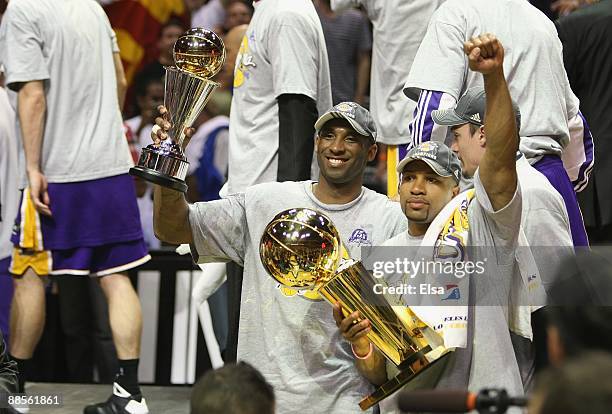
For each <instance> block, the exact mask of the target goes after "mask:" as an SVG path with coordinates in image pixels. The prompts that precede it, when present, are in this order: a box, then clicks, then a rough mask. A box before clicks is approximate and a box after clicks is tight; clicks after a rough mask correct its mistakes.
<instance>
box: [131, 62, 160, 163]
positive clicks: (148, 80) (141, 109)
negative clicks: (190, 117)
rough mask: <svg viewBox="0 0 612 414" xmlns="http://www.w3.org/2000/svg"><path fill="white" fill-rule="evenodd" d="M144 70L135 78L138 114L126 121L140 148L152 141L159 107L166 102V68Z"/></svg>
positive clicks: (138, 148)
mask: <svg viewBox="0 0 612 414" xmlns="http://www.w3.org/2000/svg"><path fill="white" fill-rule="evenodd" d="M153 69H155V68H154V67H151V70H148V71H143V72H140V73H139V74H138V76H137V77H136V79H135V80H134V92H135V94H136V104H137V108H138V115H137V116H135V117H133V118H130V119H128V120H126V121H125V125H126V126H127V128H128V130H129V133H130V134H131V135H133V143H134V146H135V148H136V149H137V150H138V156H140V150H141V149H142V147H143V146H147V145H148V144H149V143H150V142H151V135H150V134H151V128H152V127H153V124H154V123H155V117H156V116H157V115H156V114H157V107H158V106H159V105H161V104H163V103H164V76H165V73H166V72H165V70H164V69H163V68H161V67H159V66H158V67H157V68H156V69H157V70H156V71H154V70H153Z"/></svg>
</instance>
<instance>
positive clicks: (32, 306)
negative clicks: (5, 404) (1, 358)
mask: <svg viewBox="0 0 612 414" xmlns="http://www.w3.org/2000/svg"><path fill="white" fill-rule="evenodd" d="M14 286H15V292H14V294H13V302H12V305H11V319H10V345H9V352H10V354H11V357H12V358H13V360H15V361H16V362H17V364H18V366H19V391H20V392H23V385H24V383H25V380H26V379H27V374H28V364H29V360H30V359H31V358H32V354H34V350H35V348H36V345H37V344H38V341H39V340H40V337H41V335H42V332H43V327H44V324H45V286H44V282H43V280H42V278H41V277H39V276H38V275H37V274H36V273H35V272H34V271H33V270H32V269H31V268H29V269H28V270H27V271H26V272H25V273H24V274H23V275H22V276H19V277H15V279H14Z"/></svg>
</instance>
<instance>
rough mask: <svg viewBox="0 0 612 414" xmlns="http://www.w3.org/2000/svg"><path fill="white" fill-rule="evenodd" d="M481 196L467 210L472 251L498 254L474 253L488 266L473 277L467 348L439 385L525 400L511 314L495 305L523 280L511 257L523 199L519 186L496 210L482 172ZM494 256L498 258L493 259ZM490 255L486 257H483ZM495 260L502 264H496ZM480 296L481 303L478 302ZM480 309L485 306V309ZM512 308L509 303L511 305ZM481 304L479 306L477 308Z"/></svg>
mask: <svg viewBox="0 0 612 414" xmlns="http://www.w3.org/2000/svg"><path fill="white" fill-rule="evenodd" d="M474 187H475V190H476V196H475V198H474V199H473V200H472V202H471V203H470V205H469V207H468V221H469V226H470V230H469V238H468V244H469V245H470V246H491V247H493V246H494V247H495V250H493V249H492V248H491V249H486V250H480V249H474V250H473V252H474V253H475V254H476V257H470V260H471V261H474V262H479V261H480V262H486V263H487V269H494V271H488V272H486V273H485V274H484V275H473V276H471V277H470V283H469V290H470V303H469V305H470V308H469V311H468V315H469V316H468V318H469V319H470V321H469V322H468V332H467V334H468V346H467V348H457V350H456V351H454V353H453V355H452V359H451V360H450V361H449V363H448V364H447V365H446V367H445V371H444V373H443V374H442V375H441V377H440V380H439V381H438V385H437V386H438V387H440V388H455V389H457V388H459V389H461V388H465V387H467V388H468V389H469V390H470V391H472V392H478V391H480V390H481V389H483V388H492V387H493V388H496V387H499V388H505V389H506V390H507V391H508V392H509V393H510V395H521V394H522V393H523V384H522V380H521V374H520V370H519V366H518V362H517V359H516V357H515V353H514V349H513V345H512V341H511V336H510V331H509V329H508V319H507V312H506V310H505V309H504V307H503V306H490V304H491V303H499V301H504V298H509V291H510V281H511V280H512V279H513V278H520V277H521V276H520V273H519V272H518V267H517V266H516V263H515V258H514V255H513V254H504V253H503V252H511V251H512V250H513V249H515V248H516V246H517V238H518V233H519V226H518V225H517V223H519V222H520V219H521V208H522V195H521V185H520V184H519V185H518V186H517V189H516V193H515V194H514V197H513V199H512V200H511V201H510V202H509V203H508V204H507V205H506V206H505V207H503V208H502V209H499V210H497V211H495V210H494V209H493V206H492V205H491V202H490V200H489V197H488V195H487V193H486V191H485V189H484V187H483V185H482V183H481V181H480V177H479V174H478V172H476V175H475V178H474ZM421 242H422V238H419V237H411V236H409V235H408V234H407V232H406V233H403V234H400V235H398V236H396V237H394V238H393V239H391V240H388V241H387V242H385V244H384V245H385V246H413V247H417V246H420V245H421ZM493 252H497V253H499V254H498V255H497V257H491V256H492V253H493ZM483 253H489V254H485V257H478V255H481V254H483ZM495 259H496V262H497V263H494V261H495ZM476 297H478V299H476ZM476 300H477V301H478V302H479V303H480V304H484V303H486V304H487V305H486V306H482V305H479V304H478V303H474V302H475V301H476ZM506 303H507V302H506ZM474 305H476V306H474Z"/></svg>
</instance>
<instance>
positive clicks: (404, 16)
mask: <svg viewBox="0 0 612 414" xmlns="http://www.w3.org/2000/svg"><path fill="white" fill-rule="evenodd" d="M444 1H445V0H410V1H407V0H331V5H332V8H333V9H334V10H341V9H342V8H346V7H349V6H363V7H364V8H365V10H366V13H367V15H368V17H369V18H370V21H371V22H372V25H373V26H374V43H373V47H372V78H371V85H370V88H371V91H370V93H371V95H370V110H371V111H372V117H373V118H374V121H375V122H376V128H377V130H378V140H379V141H380V142H382V143H384V144H390V145H399V144H407V143H409V142H410V133H409V131H408V124H409V123H410V121H411V120H412V114H413V112H414V109H415V108H416V102H413V101H411V100H409V99H406V96H404V93H403V92H402V86H403V84H404V82H405V81H406V77H407V76H408V72H409V71H410V67H411V66H412V63H413V60H414V57H415V55H416V52H417V49H418V48H419V44H420V43H421V40H422V39H423V36H424V35H425V31H426V30H427V22H429V19H430V18H431V15H432V14H433V13H434V11H435V10H436V9H437V8H438V7H439V6H440V4H442V3H444Z"/></svg>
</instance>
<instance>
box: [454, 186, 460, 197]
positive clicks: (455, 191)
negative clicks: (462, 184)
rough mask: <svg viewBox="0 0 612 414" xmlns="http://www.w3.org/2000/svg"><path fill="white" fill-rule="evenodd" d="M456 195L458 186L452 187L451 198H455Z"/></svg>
mask: <svg viewBox="0 0 612 414" xmlns="http://www.w3.org/2000/svg"><path fill="white" fill-rule="evenodd" d="M457 194H459V186H458V185H456V186H454V187H453V198H455V197H457Z"/></svg>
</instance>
